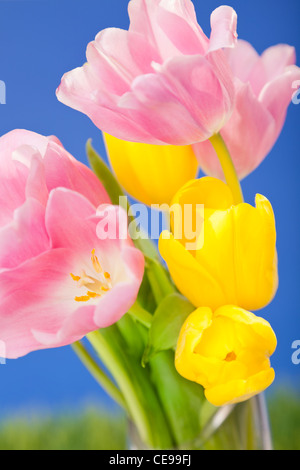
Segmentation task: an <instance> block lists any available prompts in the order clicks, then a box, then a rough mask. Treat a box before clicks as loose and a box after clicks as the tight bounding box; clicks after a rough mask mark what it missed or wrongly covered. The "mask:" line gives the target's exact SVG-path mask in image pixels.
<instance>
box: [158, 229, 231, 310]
mask: <svg viewBox="0 0 300 470" xmlns="http://www.w3.org/2000/svg"><path fill="white" fill-rule="evenodd" d="M159 251H160V254H161V256H162V257H163V259H164V260H165V261H166V263H167V265H168V268H169V271H170V274H171V276H172V279H173V281H174V283H175V284H176V286H177V287H178V289H179V290H180V292H181V293H182V294H183V295H184V296H185V297H187V298H188V299H189V300H190V302H191V303H192V304H193V305H195V306H196V307H200V306H205V305H208V306H209V307H211V308H212V309H214V308H217V307H218V306H219V305H224V304H227V303H228V301H227V297H226V293H225V292H224V289H223V280H222V279H217V278H216V277H215V276H214V273H212V272H211V267H210V266H209V264H207V265H205V266H204V265H203V264H200V263H198V262H197V260H196V259H195V258H194V257H193V256H192V254H191V253H190V252H189V251H188V250H186V249H185V248H184V246H183V245H182V244H181V243H180V242H179V241H178V240H175V239H174V236H173V235H172V234H171V233H170V232H167V231H163V232H162V234H161V236H160V239H159Z"/></svg>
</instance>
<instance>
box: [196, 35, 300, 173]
mask: <svg viewBox="0 0 300 470" xmlns="http://www.w3.org/2000/svg"><path fill="white" fill-rule="evenodd" d="M226 54H227V59H228V62H229V64H230V66H231V69H232V72H233V74H234V75H235V81H236V104H235V109H234V112H233V114H232V117H231V118H230V120H229V121H228V122H227V123H226V124H225V126H224V127H223V129H222V131H221V135H222V137H223V139H224V140H225V142H226V144H227V146H228V149H229V151H230V154H231V156H232V159H233V163H234V165H235V167H236V170H237V173H238V175H239V177H240V179H242V178H244V177H245V176H247V175H248V174H249V173H251V172H252V171H253V170H254V169H255V168H256V167H257V166H258V165H259V164H260V163H261V162H262V160H263V159H264V158H265V157H266V155H267V154H268V153H269V152H270V150H271V149H272V147H273V145H274V144H275V142H276V140H277V138H278V136H279V134H280V132H281V130H282V127H283V124H284V121H285V117H286V112H287V108H288V105H289V104H290V102H291V99H292V96H293V94H294V93H295V88H294V82H295V83H297V81H299V80H300V68H299V67H297V66H296V65H295V61H296V59H295V50H294V48H293V47H290V46H288V45H284V44H280V45H278V46H274V47H270V48H269V49H267V50H266V51H265V52H264V53H263V54H262V55H261V56H259V55H258V54H257V52H256V51H255V50H254V49H253V47H252V46H251V45H250V44H249V43H248V42H245V41H241V40H239V41H238V44H237V46H236V48H235V49H231V50H227V51H226ZM194 150H195V153H196V156H197V158H198V161H199V163H200V165H201V167H202V169H203V171H204V172H205V173H206V174H208V175H211V176H215V177H219V178H222V169H221V166H220V163H219V160H218V158H217V156H216V154H215V151H214V150H213V147H212V145H211V143H210V142H209V141H208V142H202V143H199V144H196V145H195V146H194Z"/></svg>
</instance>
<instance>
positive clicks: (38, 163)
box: [26, 155, 49, 206]
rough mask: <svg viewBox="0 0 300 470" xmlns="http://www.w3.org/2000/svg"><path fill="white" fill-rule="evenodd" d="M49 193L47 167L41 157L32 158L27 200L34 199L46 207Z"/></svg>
mask: <svg viewBox="0 0 300 470" xmlns="http://www.w3.org/2000/svg"><path fill="white" fill-rule="evenodd" d="M48 197H49V191H48V188H47V184H46V178H45V167H44V164H43V161H42V157H41V156H40V155H34V156H33V157H32V158H31V165H30V169H29V174H28V178H27V181H26V198H34V199H36V200H37V201H39V202H40V203H41V204H42V205H44V206H46V204H47V201H48Z"/></svg>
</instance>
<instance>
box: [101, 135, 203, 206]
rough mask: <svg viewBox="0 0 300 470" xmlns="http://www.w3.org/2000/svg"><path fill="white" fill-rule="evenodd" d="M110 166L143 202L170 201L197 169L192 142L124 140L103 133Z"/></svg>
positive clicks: (132, 194)
mask: <svg viewBox="0 0 300 470" xmlns="http://www.w3.org/2000/svg"><path fill="white" fill-rule="evenodd" d="M104 140H105V143H106V149H107V153H108V157H109V161H110V163H111V166H112V168H113V170H114V172H115V175H116V177H117V179H118V181H119V182H120V184H121V186H123V188H124V189H125V190H126V191H127V192H128V194H130V196H132V197H134V198H135V199H137V200H138V201H141V202H143V203H144V204H147V205H151V204H159V205H160V204H169V203H170V201H171V199H172V197H173V196H174V194H175V193H176V192H177V191H178V189H179V188H180V187H181V186H182V185H184V184H185V183H186V182H187V181H189V180H190V179H192V178H194V177H195V176H196V175H197V172H198V162H197V159H196V157H195V155H194V153H193V150H192V147H191V146H172V145H149V144H141V143H135V142H127V141H124V140H120V139H117V138H116V137H112V136H110V135H108V134H104Z"/></svg>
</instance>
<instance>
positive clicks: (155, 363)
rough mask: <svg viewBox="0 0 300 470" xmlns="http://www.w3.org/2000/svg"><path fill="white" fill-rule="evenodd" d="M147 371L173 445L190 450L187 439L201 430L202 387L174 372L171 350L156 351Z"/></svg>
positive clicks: (196, 435) (190, 439)
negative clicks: (164, 416)
mask: <svg viewBox="0 0 300 470" xmlns="http://www.w3.org/2000/svg"><path fill="white" fill-rule="evenodd" d="M150 370H151V377H152V381H153V383H155V386H156V389H157V393H158V395H159V398H160V401H161V403H162V405H163V408H164V411H165V415H166V418H167V422H168V423H169V427H170V429H171V432H172V436H173V439H174V440H175V442H176V447H177V448H178V449H180V448H183V449H193V447H192V444H191V441H193V440H194V439H196V438H197V437H198V436H199V434H200V431H201V419H200V417H201V408H202V403H203V401H204V394H203V388H202V387H201V385H198V384H196V383H194V382H190V381H189V380H186V379H184V378H183V377H181V375H179V374H178V372H177V370H176V369H175V365H174V352H173V351H163V352H160V353H159V354H156V355H155V357H154V358H152V359H151V360H150Z"/></svg>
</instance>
